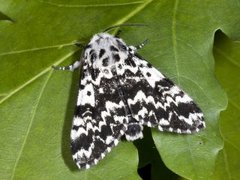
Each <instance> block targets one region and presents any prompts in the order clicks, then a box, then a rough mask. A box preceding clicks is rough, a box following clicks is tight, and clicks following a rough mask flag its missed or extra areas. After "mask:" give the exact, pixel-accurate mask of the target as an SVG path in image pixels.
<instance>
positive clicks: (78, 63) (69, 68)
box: [52, 42, 86, 71]
mask: <svg viewBox="0 0 240 180" xmlns="http://www.w3.org/2000/svg"><path fill="white" fill-rule="evenodd" d="M74 45H75V46H77V47H81V48H83V49H85V48H86V46H85V45H83V44H81V43H80V42H75V44H74ZM81 65H82V60H81V59H80V60H78V61H75V62H74V63H73V64H70V65H68V66H54V65H53V66H52V68H53V69H55V70H62V71H74V70H75V69H77V68H79V67H80V66H81Z"/></svg>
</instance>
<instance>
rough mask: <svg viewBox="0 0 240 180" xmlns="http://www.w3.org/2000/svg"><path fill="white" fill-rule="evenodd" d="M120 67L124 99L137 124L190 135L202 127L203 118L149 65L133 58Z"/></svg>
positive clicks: (167, 80)
mask: <svg viewBox="0 0 240 180" xmlns="http://www.w3.org/2000/svg"><path fill="white" fill-rule="evenodd" d="M121 66H122V67H121ZM121 66H119V65H118V69H117V70H118V75H119V78H121V80H122V87H123V88H124V93H125V98H126V99H127V102H128V106H129V107H130V109H131V113H132V116H133V118H134V119H136V120H137V121H139V122H140V124H143V125H147V126H149V127H158V129H159V130H160V131H169V132H176V133H193V132H197V131H199V130H200V129H202V128H204V127H205V122H204V119H203V114H202V112H201V110H200V109H199V107H198V106H197V105H196V104H195V103H194V102H193V100H192V99H191V98H190V97H189V96H188V95H187V94H186V93H185V92H183V91H182V90H181V89H179V87H177V86H176V85H174V83H173V82H172V81H171V80H169V79H167V78H166V77H165V76H164V75H162V74H161V73H160V72H159V71H158V70H157V69H155V68H154V67H152V65H151V64H150V63H148V62H147V61H145V60H143V59H141V58H139V57H138V56H133V57H129V58H128V59H126V60H125V63H124V64H121ZM119 67H121V68H119Z"/></svg>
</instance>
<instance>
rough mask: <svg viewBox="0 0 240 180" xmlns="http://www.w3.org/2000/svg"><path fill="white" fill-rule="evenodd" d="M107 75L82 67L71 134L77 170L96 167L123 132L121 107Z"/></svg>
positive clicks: (123, 110) (123, 119)
mask: <svg viewBox="0 0 240 180" xmlns="http://www.w3.org/2000/svg"><path fill="white" fill-rule="evenodd" d="M108 73H111V72H100V71H99V69H98V68H96V69H94V68H93V67H92V65H91V64H90V63H89V62H88V63H86V62H85V63H84V65H83V70H82V77H81V82H80V90H79V95H78V102H77V107H76V112H75V116H74V120H73V126H72V131H71V149H72V155H73V159H74V161H75V162H76V164H77V166H78V167H79V168H89V167H90V166H91V165H93V164H97V163H98V161H99V160H100V159H102V158H103V157H104V156H105V154H106V153H107V152H110V151H111V148H112V147H113V146H115V145H117V143H118V142H119V138H120V137H121V136H122V135H123V134H124V133H125V131H126V123H127V119H126V114H125V108H124V103H123V102H122V100H121V98H120V97H119V94H118V91H117V90H116V89H115V88H113V87H114V86H115V83H114V81H113V80H112V78H110V77H109V74H108ZM100 76H101V77H100Z"/></svg>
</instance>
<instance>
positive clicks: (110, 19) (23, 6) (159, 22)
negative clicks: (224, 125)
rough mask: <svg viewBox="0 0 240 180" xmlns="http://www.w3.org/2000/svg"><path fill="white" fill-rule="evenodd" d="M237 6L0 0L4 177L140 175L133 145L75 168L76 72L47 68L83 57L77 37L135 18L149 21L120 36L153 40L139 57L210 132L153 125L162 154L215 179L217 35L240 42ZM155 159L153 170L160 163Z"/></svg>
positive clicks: (220, 97) (170, 162)
mask: <svg viewBox="0 0 240 180" xmlns="http://www.w3.org/2000/svg"><path fill="white" fill-rule="evenodd" d="M236 3H237V2H236V1H233V0H228V1H227V0H221V1H217V0H211V1H210V0H208V1H207V0H206V1H201V2H198V1H179V0H175V1H166V0H165V1H153V0H145V1H134V0H131V1H129V0H113V1H96V2H95V1H93V0H90V1H86V0H85V1H83V0H82V1H80V2H79V1H77V0H73V1H71V2H70V3H66V2H65V1H63V0H38V1H36V0H35V1H23V0H22V1H13V0H12V1H11V0H9V1H5V0H0V12H2V14H0V19H1V21H0V39H1V41H0V58H1V59H0V123H1V124H0V134H1V136H0V143H1V145H2V147H1V148H0V166H1V168H0V176H1V177H2V178H4V179H26V177H27V178H29V179H43V178H44V179H52V177H54V178H56V179H114V178H117V179H124V178H126V177H128V179H138V178H140V177H139V176H138V175H137V164H138V159H137V158H138V154H137V150H136V148H135V147H134V146H133V145H132V143H129V142H122V143H120V144H119V145H118V147H115V148H114V149H113V151H112V152H111V153H110V154H108V155H107V157H106V158H104V159H103V160H102V161H101V162H100V163H99V164H98V165H97V166H95V167H93V168H91V169H90V170H87V171H79V170H77V168H76V167H75V165H74V163H73V162H72V159H71V153H70V150H69V132H70V128H71V121H72V115H73V110H74V105H75V102H76V95H77V94H76V93H77V88H78V77H79V73H77V72H74V73H69V72H58V71H53V70H52V69H51V66H52V65H53V64H55V65H59V64H61V65H63V64H64V65H67V64H69V63H71V62H73V61H74V60H76V59H78V58H79V57H80V55H81V50H79V49H78V48H77V47H74V46H73V44H74V42H75V41H80V42H81V43H85V44H87V42H88V41H89V39H90V37H91V36H92V35H93V34H95V33H98V32H101V31H102V30H104V29H105V28H107V27H109V26H111V25H115V24H121V23H126V22H130V23H145V24H147V25H148V27H141V28H140V27H131V28H130V27H128V28H124V29H123V33H122V34H121V37H122V38H123V39H124V40H126V42H127V43H129V44H139V43H140V42H142V41H144V40H145V39H146V38H148V39H149V40H150V42H149V44H148V45H147V46H145V47H144V49H142V50H141V51H140V52H139V53H140V54H141V55H142V56H144V57H145V58H146V59H148V60H149V61H150V62H152V64H154V65H155V66H156V67H158V68H159V69H161V72H163V73H164V74H166V75H167V76H168V77H169V78H171V79H172V80H173V81H175V82H176V84H178V85H179V86H180V87H181V88H182V89H184V90H185V91H186V92H187V93H188V94H189V95H190V96H191V97H193V99H194V100H195V101H196V102H197V103H198V104H199V106H200V107H201V108H202V110H203V112H204V114H205V117H206V124H207V128H206V129H205V130H204V131H202V132H201V133H198V134H195V135H176V134H170V133H162V132H158V131H157V130H153V140H154V143H155V145H156V147H157V150H158V152H159V153H160V155H161V157H162V159H163V161H164V163H165V164H166V166H167V167H168V168H170V169H171V170H172V171H174V173H176V174H178V175H180V176H183V177H185V178H191V179H209V177H210V176H211V175H212V172H213V170H214V168H215V159H216V157H217V154H218V152H219V151H220V150H221V149H222V146H223V144H222V140H221V134H220V133H219V130H218V129H219V127H218V121H217V119H218V116H219V113H220V111H222V110H224V109H225V108H226V105H227V97H226V94H225V93H224V91H223V90H222V89H221V87H220V86H219V84H218V82H217V81H216V79H215V77H214V59H213V55H212V46H213V37H214V33H215V31H216V30H217V29H219V28H220V29H222V31H224V32H225V33H226V34H227V35H228V36H229V37H231V38H239V33H238V32H239V29H240V24H239V23H238V22H239V17H240V11H239V6H238V5H237V4H236ZM3 15H4V16H3ZM6 17H9V19H11V20H12V21H9V19H8V20H7V18H6ZM6 20H7V21H6ZM225 145H226V143H225ZM138 148H139V150H141V149H144V147H143V146H141V145H140V146H139V147H138ZM146 153H148V152H146ZM156 156H158V155H153V157H156ZM153 157H149V158H150V159H151V158H153ZM156 159H157V161H160V160H159V158H156ZM140 161H141V160H140ZM146 161H147V160H146ZM152 165H153V166H154V167H153V169H155V170H154V171H152V172H153V173H155V174H156V173H157V171H156V169H158V167H156V166H159V163H158V162H157V163H153V164H152ZM153 177H161V174H160V175H155V176H153Z"/></svg>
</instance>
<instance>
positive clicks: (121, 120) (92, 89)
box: [54, 33, 205, 169]
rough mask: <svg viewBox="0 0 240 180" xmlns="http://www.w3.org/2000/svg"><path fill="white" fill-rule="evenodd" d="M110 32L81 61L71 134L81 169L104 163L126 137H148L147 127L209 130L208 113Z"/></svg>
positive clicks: (94, 39)
mask: <svg viewBox="0 0 240 180" xmlns="http://www.w3.org/2000/svg"><path fill="white" fill-rule="evenodd" d="M143 46H144V43H142V44H140V45H139V46H128V45H127V44H126V43H125V42H124V41H123V40H122V39H120V38H118V37H116V36H113V35H110V34H108V33H99V34H96V35H94V36H93V37H92V39H91V41H90V42H89V44H88V45H87V46H86V47H85V48H84V52H83V55H82V57H81V59H80V60H79V61H76V62H75V63H74V64H72V65H70V66H66V67H54V68H55V69H58V70H71V71H73V70H74V69H76V68H78V67H79V66H80V64H82V71H81V80H80V87H79V92H78V99H77V105H76V111H75V114H74V118H73V123H72V129H71V151H72V156H73V160H74V161H75V163H76V164H77V166H78V167H79V168H86V169H88V168H90V166H91V165H94V164H97V163H98V162H99V160H101V159H103V158H104V156H105V155H106V153H108V152H110V151H111V149H112V147H114V146H116V145H117V144H118V142H119V140H120V138H121V137H122V136H125V137H126V139H127V140H128V141H134V140H136V139H139V138H142V137H143V133H142V131H143V126H144V125H145V126H148V127H156V128H158V130H159V131H168V132H175V133H182V134H191V133H194V132H198V131H199V130H200V129H202V128H204V127H205V122H204V118H203V114H202V112H201V110H200V109H199V107H198V106H197V105H196V104H195V103H194V102H193V100H192V99H191V98H190V97H189V96H188V95H187V94H186V93H185V92H183V91H182V90H181V89H179V87H178V86H176V85H175V84H174V83H173V82H172V81H171V80H169V79H168V78H166V77H165V76H164V75H163V74H161V73H160V72H159V71H158V70H157V69H155V68H154V67H153V66H152V65H151V64H150V63H149V62H147V61H146V60H145V59H143V58H142V57H140V56H139V55H137V53H136V52H137V49H139V48H142V47H143Z"/></svg>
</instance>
